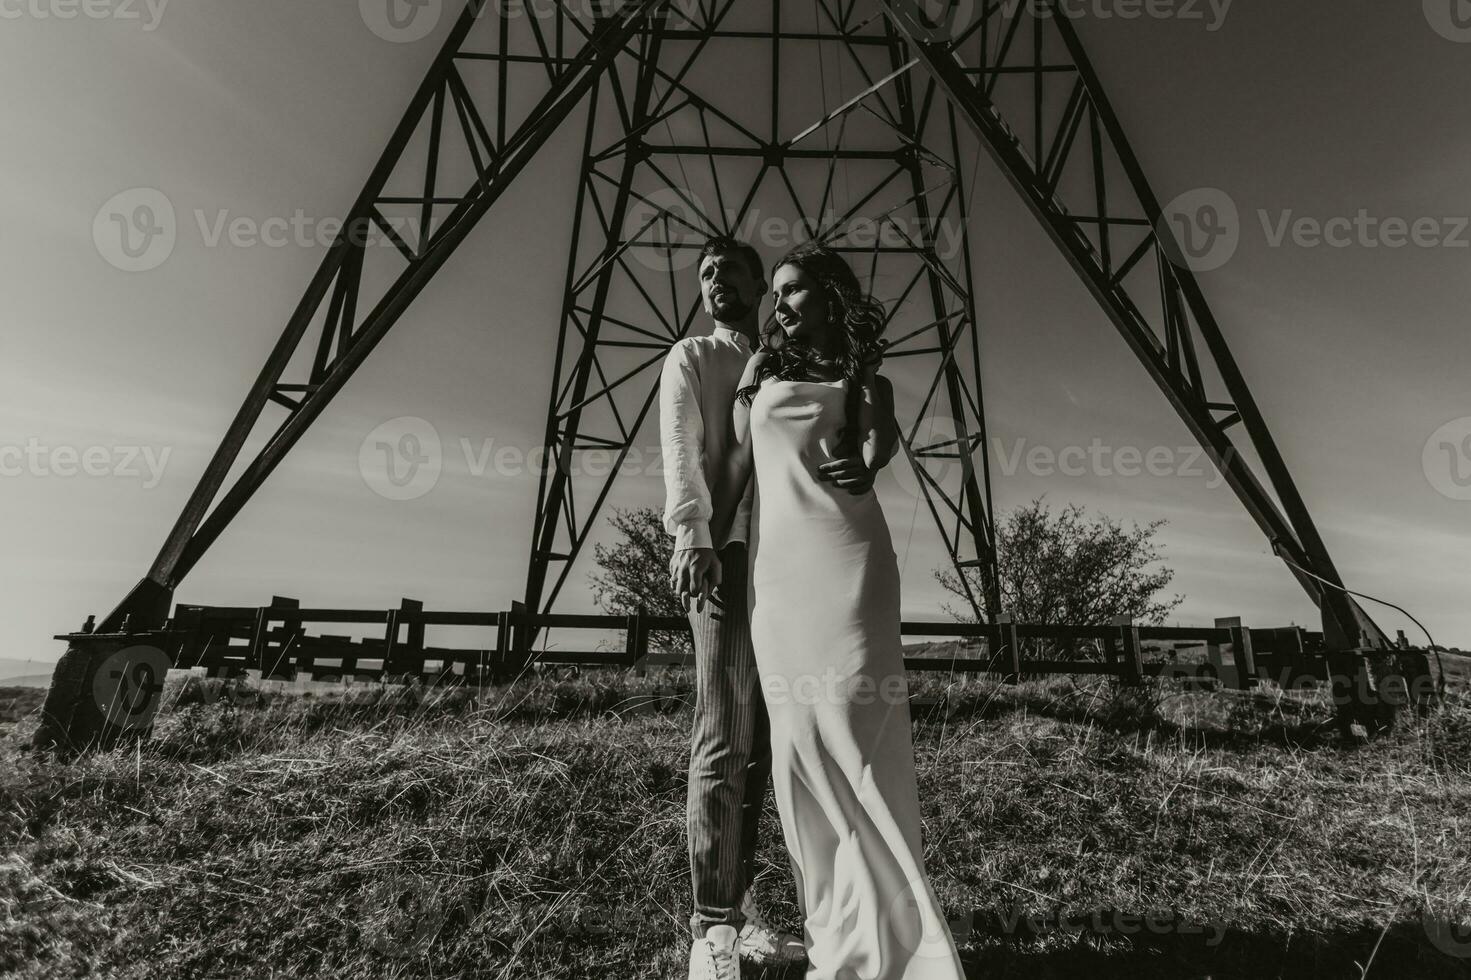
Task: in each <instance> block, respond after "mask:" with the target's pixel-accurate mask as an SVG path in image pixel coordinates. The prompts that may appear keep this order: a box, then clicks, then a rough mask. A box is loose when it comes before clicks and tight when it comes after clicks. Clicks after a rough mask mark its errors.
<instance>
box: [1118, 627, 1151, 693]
mask: <svg viewBox="0 0 1471 980" xmlns="http://www.w3.org/2000/svg"><path fill="white" fill-rule="evenodd" d="M1110 625H1112V626H1116V627H1118V631H1119V642H1120V643H1121V644H1122V645H1123V649H1124V661H1123V679H1124V683H1125V684H1128V685H1129V686H1130V687H1139V686H1140V685H1142V684H1143V683H1144V658H1143V657H1142V655H1141V654H1140V652H1139V627H1137V626H1135V625H1134V617H1133V616H1115V617H1114V618H1113V620H1112V621H1111V623H1110Z"/></svg>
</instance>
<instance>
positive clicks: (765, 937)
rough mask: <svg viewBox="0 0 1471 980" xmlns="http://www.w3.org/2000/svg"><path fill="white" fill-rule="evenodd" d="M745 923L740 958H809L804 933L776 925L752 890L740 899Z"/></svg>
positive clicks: (754, 961) (788, 961)
mask: <svg viewBox="0 0 1471 980" xmlns="http://www.w3.org/2000/svg"><path fill="white" fill-rule="evenodd" d="M741 914H742V915H744V916H745V917H746V924H745V926H743V927H742V928H741V948H740V953H741V959H743V960H745V961H746V962H747V963H750V964H751V965H752V966H791V965H793V964H795V963H801V962H802V961H803V960H805V959H807V944H806V943H804V942H803V941H802V937H801V936H794V935H792V934H791V933H790V932H782V931H781V930H780V929H776V928H773V927H772V926H771V925H770V924H769V923H767V921H766V920H765V919H763V918H762V917H761V913H759V912H757V911H756V903H755V901H754V899H753V898H752V896H751V893H750V892H749V891H748V892H746V897H745V899H744V900H743V901H742V902H741Z"/></svg>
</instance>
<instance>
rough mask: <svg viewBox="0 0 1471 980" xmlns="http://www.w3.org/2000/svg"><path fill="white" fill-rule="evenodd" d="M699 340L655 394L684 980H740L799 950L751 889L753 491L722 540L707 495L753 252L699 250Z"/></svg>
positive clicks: (834, 470) (845, 473)
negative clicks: (667, 556)
mask: <svg viewBox="0 0 1471 980" xmlns="http://www.w3.org/2000/svg"><path fill="white" fill-rule="evenodd" d="M697 270H698V274H699V279H700V295H701V297H702V299H703V302H704V307H705V312H706V313H707V314H709V316H710V318H711V319H712V320H714V321H715V327H714V330H713V332H712V333H711V334H710V335H709V336H705V337H686V338H684V339H682V340H680V341H678V342H677V343H675V344H674V346H673V347H672V348H671V349H670V351H669V354H668V356H667V357H666V359H665V361H664V367H663V371H662V374H661V376H660V382H659V435H660V442H661V443H662V451H663V457H664V488H665V493H666V500H665V506H664V529H665V530H666V531H668V532H669V533H670V534H672V535H674V539H675V540H674V557H673V559H672V560H671V562H670V569H669V572H670V585H671V587H672V588H673V589H674V591H675V592H676V593H677V594H678V595H679V596H680V601H681V603H682V604H683V605H684V608H685V610H686V613H687V614H688V616H689V620H690V627H691V629H692V631H693V633H694V643H695V665H696V666H695V719H694V726H693V731H692V733H691V739H690V769H689V796H688V803H687V807H686V822H687V829H688V833H689V857H690V877H691V881H692V885H693V890H694V906H695V909H694V914H693V915H692V916H691V917H690V930H691V933H692V934H693V937H694V941H693V943H692V945H691V949H690V973H689V975H690V977H691V980H697V978H698V980H705V978H709V980H739V977H740V963H741V961H742V960H745V961H746V962H747V963H750V964H751V965H753V966H765V965H782V964H790V963H795V962H800V961H801V960H803V959H805V957H806V950H805V949H804V947H803V945H802V940H801V939H800V938H798V937H797V936H794V935H791V934H790V933H783V932H779V931H778V930H776V929H773V928H772V927H771V926H770V925H768V924H767V923H766V922H765V920H763V919H762V917H761V916H760V915H759V914H758V913H757V911H756V908H755V901H754V893H753V891H752V888H751V884H752V878H753V873H754V864H755V854H756V828H757V824H758V823H759V821H760V817H761V810H762V805H763V802H764V800H765V798H766V791H767V789H768V787H769V786H770V783H771V742H770V737H769V728H768V721H767V717H766V704H765V701H763V699H762V695H761V689H760V681H759V678H758V676H757V673H756V659H755V654H754V653H753V652H752V649H751V633H750V621H749V618H748V612H747V610H746V535H747V531H748V529H749V526H750V518H751V503H752V495H753V492H754V483H755V481H754V480H753V481H752V485H751V486H748V487H747V491H746V497H745V499H744V500H743V501H742V502H741V505H740V507H739V508H738V509H737V511H736V515H735V519H734V521H733V522H732V525H731V529H730V533H729V535H728V539H727V540H725V541H718V542H717V541H712V540H711V537H710V523H709V522H710V516H711V512H712V508H711V501H710V488H711V487H712V486H713V485H714V483H715V478H716V474H717V473H718V472H719V465H720V461H721V459H722V457H723V455H724V453H725V452H726V449H727V446H726V439H727V436H728V431H727V423H728V419H729V416H730V412H731V408H732V406H733V405H734V403H735V390H736V385H737V383H738V382H739V380H740V377H741V374H742V372H743V371H744V369H745V366H746V362H747V360H749V359H750V356H751V354H752V352H753V350H754V349H755V347H756V346H757V344H758V339H757V333H756V327H757V322H758V318H757V314H758V312H759V310H760V306H761V297H762V294H763V293H764V292H765V291H766V280H765V276H764V274H763V270H762V267H761V258H760V256H759V255H757V253H756V250H755V249H753V248H752V247H751V246H749V245H746V244H744V243H742V242H737V241H736V240H734V239H731V238H725V237H717V238H712V239H710V240H709V241H708V242H706V243H705V246H704V248H703V249H701V252H700V261H699V265H698V266H697ZM822 469H823V471H824V475H825V477H826V478H828V479H832V480H834V481H835V482H838V483H839V485H841V486H844V487H845V488H846V489H848V490H849V492H851V493H865V492H867V491H868V490H869V489H870V488H871V487H872V486H873V473H872V472H870V471H869V470H868V468H867V467H866V466H864V465H863V461H862V460H861V459H858V458H852V459H841V460H833V461H831V462H829V463H826V464H823V467H822Z"/></svg>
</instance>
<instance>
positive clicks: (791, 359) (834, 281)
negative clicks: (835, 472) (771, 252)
mask: <svg viewBox="0 0 1471 980" xmlns="http://www.w3.org/2000/svg"><path fill="white" fill-rule="evenodd" d="M784 265H794V266H796V267H797V268H799V269H801V270H802V271H803V272H805V273H807V275H809V276H810V277H812V279H814V280H815V281H816V282H817V284H818V286H819V288H820V289H821V290H822V294H823V298H824V299H826V300H827V316H828V323H829V324H830V325H838V326H841V327H842V329H841V330H840V331H839V335H838V337H839V342H838V357H837V360H838V367H839V368H840V369H841V371H842V376H843V378H844V379H846V380H847V382H848V383H847V385H845V386H844V392H845V396H846V397H845V399H844V413H845V417H846V420H847V423H848V424H846V425H844V426H843V427H842V430H841V431H840V432H839V434H838V443H839V445H840V446H842V447H843V451H842V452H840V453H839V455H853V454H856V452H857V446H855V445H850V440H853V439H855V437H856V435H857V431H856V426H855V425H854V424H853V423H854V422H855V421H856V420H857V418H858V406H859V399H860V398H862V395H863V392H862V389H861V388H860V387H859V384H858V378H859V374H860V371H861V369H862V364H863V358H864V354H865V353H866V351H867V350H868V349H869V347H870V346H871V345H872V344H874V343H875V342H876V341H877V340H878V339H879V337H880V335H882V334H883V332H884V328H885V327H886V326H887V320H888V313H887V311H886V310H885V309H884V305H883V304H882V303H880V302H879V301H878V300H876V299H874V298H873V297H872V296H869V295H868V294H867V293H866V292H864V289H863V287H862V285H860V284H859V282H858V277H857V276H856V275H854V273H853V269H852V267H851V266H849V265H848V263H847V261H846V260H845V259H844V258H843V257H842V256H841V255H839V254H838V253H837V252H834V251H833V250H832V249H830V248H828V247H826V246H825V245H816V244H808V245H802V246H800V247H798V248H796V249H793V250H792V251H790V252H788V253H787V254H786V255H784V256H782V257H781V258H780V259H778V260H777V261H776V263H775V264H774V265H772V267H771V276H772V281H775V279H776V270H778V269H780V268H781V267H782V266H784ZM757 350H758V351H765V352H767V353H769V354H770V356H769V357H768V358H767V359H766V361H765V362H764V363H763V364H762V365H761V366H760V367H758V368H757V369H756V377H755V379H754V380H753V381H752V383H751V384H749V385H746V386H745V387H744V388H742V389H740V390H739V391H737V392H736V397H737V398H739V399H740V400H741V402H742V403H743V404H745V405H746V406H747V407H749V406H750V404H751V402H752V400H753V399H754V398H755V397H756V392H757V391H758V390H759V389H760V387H761V382H762V380H764V379H765V378H768V377H775V378H778V379H780V380H783V381H806V380H808V379H809V378H810V376H811V375H812V374H814V373H815V372H814V371H813V370H812V364H813V362H814V361H816V360H817V359H818V353H817V351H816V350H815V349H813V347H812V346H811V345H810V344H807V343H805V342H803V341H799V340H789V339H788V338H787V335H786V331H784V330H783V329H782V328H781V324H779V323H777V322H776V316H775V315H774V314H773V315H772V317H771V318H770V319H769V320H767V322H766V324H765V325H764V326H763V327H762V329H761V342H760V345H759V346H758V347H757Z"/></svg>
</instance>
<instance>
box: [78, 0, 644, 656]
mask: <svg viewBox="0 0 1471 980" xmlns="http://www.w3.org/2000/svg"><path fill="white" fill-rule="evenodd" d="M667 2H668V0H626V2H621V3H620V2H617V0H610V2H607V3H598V4H596V5H595V6H596V8H597V9H596V11H594V13H593V15H589V13H587V11H586V6H587V5H585V4H568V5H565V6H562V5H558V6H557V7H556V9H555V10H554V11H553V13H552V16H551V18H550V21H549V22H548V20H547V18H543V17H541V16H535V17H532V16H510V15H509V13H508V11H507V10H506V9H504V7H503V6H501V5H495V8H496V9H495V10H493V11H492V12H490V13H488V14H487V13H486V12H487V10H490V9H491V6H490V5H488V4H487V3H486V2H485V0H470V3H469V5H468V6H467V7H466V8H465V10H464V11H463V12H462V13H461V15H460V17H459V19H458V20H457V21H456V23H455V25H454V27H453V29H452V30H451V31H450V34H449V36H448V38H447V39H446V40H445V42H444V45H443V47H442V48H441V50H440V52H439V54H438V56H437V57H436V58H435V59H434V62H433V64H432V65H431V67H430V69H429V71H428V73H427V75H426V76H425V78H424V81H423V82H422V83H421V84H420V86H419V88H418V91H417V92H415V94H414V97H413V99H412V100H411V101H410V103H409V107H408V110H407V111H406V112H405V113H404V116H403V119H402V120H401V121H400V122H399V124H398V126H397V128H396V129H395V130H394V132H393V135H392V136H391V137H390V139H389V141H388V145H387V147H386V148H385V149H384V151H383V154H382V156H381V157H380V158H379V160H378V163H377V165H376V166H375V167H374V168H373V171H372V173H371V174H370V175H369V177H368V180H367V183H366V184H365V185H364V187H363V189H362V191H361V192H360V193H359V194H358V197H357V200H356V202H355V203H354V204H353V206H352V209H351V211H349V212H348V215H347V217H346V220H345V221H344V223H343V229H342V232H341V233H340V234H339V235H338V236H337V238H336V240H334V241H333V243H332V245H331V247H330V248H329V250H328V252H327V256H326V257H325V259H323V261H322V264H321V266H320V267H319V268H318V269H317V272H316V274H315V275H314V276H313V277H312V279H311V282H310V283H309V284H308V286H307V288H306V293H305V294H304V295H303V297H302V299H301V301H300V303H299V304H298V305H297V307H296V310H295V312H294V313H293V314H292V316H291V318H290V320H289V321H288V322H287V324H286V328H285V330H284V331H283V333H282V334H281V337H280V339H279V340H278V341H277V343H276V346H275V348H274V349H273V350H272V352H271V354H270V356H269V357H268V358H267V360H266V364H265V366H264V367H263V368H262V369H261V372H260V374H259V375H258V376H257V378H256V380H255V382H254V384H252V385H251V387H250V391H249V392H248V393H247V395H246V397H245V401H244V404H242V405H241V407H240V410H239V412H238V413H237V414H236V416H235V419H234V421H233V422H232V423H231V424H230V428H229V430H228V431H227V433H226V434H225V437H224V439H223V440H222V441H221V443H220V446H219V448H218V449H217V450H216V451H215V454H214V456H213V457H212V458H211V459H210V462H209V464H208V466H207V467H206V469H205V472H204V475H203V477H202V478H201V479H200V481H199V484H198V485H197V486H196V487H195V489H194V492H193V493H192V495H191V496H190V498H189V501H188V503H187V504H186V505H185V507H184V510H183V512H182V513H181V514H180V515H179V518H178V520H177V521H176V522H175V524H174V527H173V529H172V530H171V531H170V532H169V535H168V538H167V539H166V541H165V542H164V545H163V548H162V549H161V550H160V551H159V554H158V557H157V558H156V559H154V562H153V566H152V567H151V568H150V570H149V572H148V574H147V576H145V577H144V578H143V580H142V581H140V582H139V583H138V584H137V585H136V586H135V587H134V588H133V591H132V592H131V593H129V595H128V596H127V598H125V599H124V600H123V602H122V603H120V604H119V605H118V607H117V608H116V609H114V610H113V611H112V612H111V613H110V614H109V615H108V616H107V617H106V618H105V619H103V620H102V622H101V623H99V624H98V627H97V628H98V630H99V632H105V631H107V630H112V629H116V628H118V627H119V626H121V625H122V623H123V621H124V619H125V617H131V622H132V623H133V625H135V626H137V627H140V628H141V627H145V626H156V625H159V624H161V623H162V622H163V620H164V618H165V617H166V616H167V614H168V607H169V602H170V599H171V598H172V595H173V591H174V589H175V587H176V586H177V584H178V583H179V581H180V580H181V579H182V578H183V577H184V576H185V575H187V574H188V572H189V570H190V569H191V568H193V566H194V564H195V563H196V562H197V561H198V560H199V558H200V557H201V556H202V555H203V554H204V552H205V550H206V549H207V548H208V547H209V546H210V545H211V544H212V543H213V542H214V540H215V539H216V538H217V537H218V536H219V535H220V532H221V531H223V530H224V528H225V526H226V525H227V524H228V523H229V522H230V521H231V520H232V519H233V518H234V517H235V515H236V514H237V513H239V511H240V509H241V507H242V506H244V504H245V502H246V501H247V500H249V499H250V497H251V495H252V494H253V493H254V492H255V491H256V489H257V488H259V487H260V485H261V484H262V483H263V482H264V481H265V479H266V477H267V476H269V475H270V473H271V471H272V470H274V469H275V467H276V465H277V464H278V463H280V461H281V460H282V458H283V457H284V456H285V455H286V453H287V452H288V451H289V450H290V449H291V447H292V446H293V445H294V444H295V443H296V441H297V439H299V438H300V437H301V435H302V434H303V433H304V432H305V431H306V429H307V427H308V426H310V425H311V423H312V422H313V421H314V420H315V419H316V418H317V416H319V415H320V414H321V412H322V410H323V409H324V408H325V407H326V406H327V403H328V402H330V401H331V399H332V397H333V396H334V395H336V394H337V392H338V391H339V390H341V388H342V386H343V385H344V384H346V382H347V380H348V379H349V378H350V377H351V376H352V375H353V373H354V372H355V371H356V370H357V368H358V367H359V366H360V365H361V364H362V363H363V361H364V360H365V359H366V358H367V356H368V354H369V353H370V352H371V351H372V350H373V348H374V347H375V346H376V345H377V344H378V342H379V341H380V340H382V339H383V336H384V335H385V334H386V333H387V332H388V331H389V329H390V328H391V327H392V326H393V325H394V324H395V323H397V322H398V320H399V318H400V317H401V316H402V315H403V314H404V312H405V311H406V310H407V309H408V307H409V306H410V304H411V303H412V302H413V301H414V299H415V298H416V297H417V296H418V295H419V293H420V292H421V291H422V290H423V288H424V287H425V286H426V285H427V284H428V283H429V281H430V280H431V279H432V278H433V277H434V275H435V273H436V272H437V271H438V270H439V268H440V267H441V266H442V265H443V264H444V263H445V262H446V261H447V260H448V259H449V257H450V255H452V254H453V253H454V251H455V249H456V248H457V247H458V246H459V245H460V243H461V242H463V241H464V239H465V237H466V236H467V235H468V234H469V233H470V231H471V229H473V228H474V227H475V225H476V224H477V223H478V222H479V220H480V219H481V218H482V217H484V216H485V214H486V212H488V211H489V210H490V208H491V206H492V205H493V204H495V202H496V201H497V200H499V199H500V197H501V196H502V195H503V194H504V193H505V191H506V189H507V188H508V187H510V186H511V184H512V182H513V181H514V180H515V179H516V177H517V176H518V175H519V174H520V173H521V172H522V170H523V169H524V168H525V167H526V165H527V164H528V163H529V162H530V161H531V159H532V158H533V157H534V156H535V155H536V153H537V151H539V150H540V149H541V148H542V146H543V145H544V144H545V143H546V141H547V140H548V138H549V137H550V136H551V135H552V133H553V132H554V131H555V130H556V129H557V127H558V126H559V125H560V124H561V123H562V121H563V120H565V119H566V117H567V115H568V114H569V113H570V112H571V111H572V110H573V109H574V108H575V107H576V106H577V105H578V103H579V102H580V101H582V99H583V98H584V97H585V96H586V95H587V93H588V92H589V91H590V90H591V89H592V88H593V86H594V85H595V84H596V83H597V80H598V78H599V77H600V76H601V75H602V74H603V73H604V72H605V71H607V69H608V66H609V65H610V64H611V63H612V62H613V60H614V59H615V58H616V57H618V55H619V53H620V52H621V51H622V50H623V48H624V46H625V45H626V44H628V43H629V41H630V39H632V38H633V37H634V36H635V35H636V34H638V33H639V32H640V31H641V30H642V29H643V28H644V26H645V24H646V23H647V20H648V18H649V16H650V13H651V12H652V11H654V10H655V9H656V8H659V7H660V6H662V5H663V4H664V3H667ZM576 8H581V12H579V10H578V9H576ZM487 66H489V67H490V68H491V69H492V73H493V78H491V79H488V80H487V82H488V85H487V86H486V87H489V88H491V89H492V94H493V98H491V99H485V98H483V97H477V93H476V92H475V91H473V87H472V85H471V84H470V83H469V81H468V77H469V76H471V75H472V74H473V73H474V72H481V71H484V70H485V68H486V67H487ZM533 100H534V101H533ZM528 102H531V103H532V105H533V107H532V108H531V109H530V110H529V111H526V112H524V114H522V113H521V112H520V111H518V110H517V109H516V108H515V107H516V106H520V105H525V104H527V103H528ZM416 137H422V138H424V139H426V140H427V162H426V163H425V164H423V165H418V164H415V163H411V162H408V161H407V160H406V159H405V157H406V154H405V151H406V149H408V148H409V146H410V145H411V142H413V141H414V140H415V139H416ZM456 170H458V171H460V172H462V173H465V174H470V175H473V176H471V177H470V178H469V179H468V183H466V184H462V186H461V187H460V188H452V189H451V190H450V192H448V193H446V189H445V188H444V186H443V183H442V177H441V174H449V173H453V172H455V171H456ZM403 186H407V187H409V188H413V189H415V193H411V194H404V193H401V192H399V193H393V192H390V191H389V188H390V187H403ZM405 207H407V208H408V209H409V211H410V216H411V218H413V219H414V225H415V226H414V227H413V230H412V231H409V232H407V233H406V232H405V231H404V230H400V229H401V228H403V226H402V225H396V224H395V223H394V222H393V221H391V220H390V219H389V217H388V212H389V211H390V210H391V209H394V208H405ZM378 234H381V235H383V236H386V239H387V241H388V242H389V243H390V244H391V245H392V246H393V248H394V251H395V252H396V254H397V255H398V256H399V259H400V260H401V261H400V262H399V269H398V270H397V271H396V272H393V273H390V274H389V275H387V276H382V277H379V278H380V280H382V279H386V280H387V281H386V284H385V283H384V282H383V281H378V282H369V281H368V280H367V279H366V278H365V276H364V266H365V258H366V252H367V248H368V246H369V244H370V243H371V240H372V239H373V237H374V236H375V235H378ZM313 332H315V334H316V337H315V340H309V335H310V334H312V333H313ZM299 352H301V353H302V355H303V356H298V354H299ZM307 352H310V354H311V356H310V357H309V358H308V357H306V356H305V353H307ZM292 368H294V369H295V370H296V372H297V373H296V376H295V377H292V375H291V373H290V371H289V369H292ZM268 404H272V405H275V406H276V407H278V408H279V409H281V410H282V411H284V415H280V416H278V417H277V418H276V419H274V420H268V421H266V422H265V423H264V424H265V425H267V426H271V427H272V428H271V430H270V431H271V434H270V437H269V439H268V440H267V442H266V444H265V446H264V447H263V448H262V449H261V450H260V452H259V453H258V454H257V455H256V457H255V458H254V459H252V460H251V461H250V463H249V464H248V466H247V467H246V469H245V470H244V472H243V473H242V474H241V475H240V476H239V477H238V479H237V480H236V481H235V482H234V483H233V484H232V485H231V486H230V487H229V488H228V490H226V492H225V494H224V496H223V497H221V498H220V499H219V501H218V502H217V503H216V502H215V498H216V497H217V496H218V495H219V492H220V490H221V488H222V486H223V485H224V482H225V478H226V476H227V475H228V473H229V471H230V469H231V467H232V465H233V464H234V463H235V461H236V458H237V457H238V456H239V454H240V451H241V449H242V447H243V446H244V445H245V443H246V441H247V439H248V438H249V437H250V435H251V434H252V433H253V432H254V431H255V430H256V428H257V427H258V426H260V425H262V424H263V423H262V418H261V417H262V414H263V413H264V410H265V409H266V407H267V405H268ZM211 504H213V507H211Z"/></svg>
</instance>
